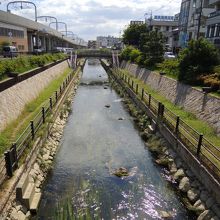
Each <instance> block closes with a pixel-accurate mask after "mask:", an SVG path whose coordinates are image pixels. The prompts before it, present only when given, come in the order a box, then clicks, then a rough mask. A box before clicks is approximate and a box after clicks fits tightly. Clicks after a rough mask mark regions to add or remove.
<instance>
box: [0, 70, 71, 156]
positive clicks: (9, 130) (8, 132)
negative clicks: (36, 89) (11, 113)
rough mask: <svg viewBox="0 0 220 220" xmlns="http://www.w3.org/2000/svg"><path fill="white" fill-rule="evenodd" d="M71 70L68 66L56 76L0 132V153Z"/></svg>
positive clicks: (15, 137) (20, 131)
mask: <svg viewBox="0 0 220 220" xmlns="http://www.w3.org/2000/svg"><path fill="white" fill-rule="evenodd" d="M70 71H71V69H70V68H67V69H66V70H65V71H64V72H63V74H62V75H61V76H59V77H57V78H55V79H54V80H53V81H52V82H51V83H50V84H49V85H48V86H47V87H46V88H45V89H44V90H43V91H41V92H40V94H39V96H38V97H37V98H36V99H35V100H33V101H31V102H29V103H28V104H27V105H26V106H25V107H24V109H23V111H22V113H21V114H20V115H19V116H18V118H17V119H16V120H14V121H13V122H11V123H10V124H9V125H8V126H7V127H6V128H5V129H4V130H3V131H2V132H1V133H0V155H1V154H3V152H4V151H5V150H6V149H7V148H8V147H9V145H10V144H11V142H13V141H15V140H16V139H17V138H18V137H19V135H20V134H21V133H22V132H23V130H24V129H25V128H26V127H27V126H28V124H29V123H30V120H32V119H33V118H34V117H35V115H36V114H37V113H38V112H39V111H40V109H41V107H42V106H43V105H44V103H45V102H46V101H48V99H49V98H50V96H51V95H52V94H53V93H54V92H55V91H56V90H57V89H58V88H59V87H60V84H61V83H62V82H63V80H64V79H65V78H66V76H67V75H68V73H69V72H70Z"/></svg>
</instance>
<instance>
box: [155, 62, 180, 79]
mask: <svg viewBox="0 0 220 220" xmlns="http://www.w3.org/2000/svg"><path fill="white" fill-rule="evenodd" d="M158 67H159V68H160V69H161V71H162V72H165V73H167V74H171V75H174V76H178V74H179V60H178V59H170V60H164V61H163V62H162V63H160V64H158Z"/></svg>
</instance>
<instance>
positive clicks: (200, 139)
mask: <svg viewBox="0 0 220 220" xmlns="http://www.w3.org/2000/svg"><path fill="white" fill-rule="evenodd" d="M202 139H203V134H200V135H199V141H198V146H197V157H199V155H200V152H201V146H202Z"/></svg>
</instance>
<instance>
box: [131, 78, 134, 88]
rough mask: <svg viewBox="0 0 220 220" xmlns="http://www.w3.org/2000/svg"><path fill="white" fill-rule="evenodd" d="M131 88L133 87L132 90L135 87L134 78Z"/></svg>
mask: <svg viewBox="0 0 220 220" xmlns="http://www.w3.org/2000/svg"><path fill="white" fill-rule="evenodd" d="M131 88H132V90H133V89H134V80H132V82H131Z"/></svg>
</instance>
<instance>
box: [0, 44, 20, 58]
mask: <svg viewBox="0 0 220 220" xmlns="http://www.w3.org/2000/svg"><path fill="white" fill-rule="evenodd" d="M2 55H3V57H17V56H18V49H17V48H16V47H14V46H4V47H3V48H2Z"/></svg>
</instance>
